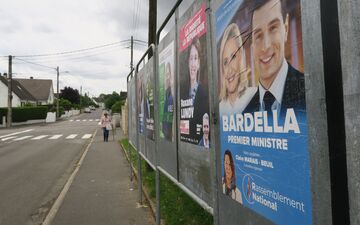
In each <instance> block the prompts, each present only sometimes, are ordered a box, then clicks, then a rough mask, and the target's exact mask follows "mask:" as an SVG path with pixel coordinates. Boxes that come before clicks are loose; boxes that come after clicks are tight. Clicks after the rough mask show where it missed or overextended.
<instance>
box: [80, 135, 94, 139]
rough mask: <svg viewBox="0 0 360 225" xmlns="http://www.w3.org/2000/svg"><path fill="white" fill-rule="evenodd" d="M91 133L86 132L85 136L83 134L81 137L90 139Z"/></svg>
mask: <svg viewBox="0 0 360 225" xmlns="http://www.w3.org/2000/svg"><path fill="white" fill-rule="evenodd" d="M91 135H92V134H84V136H82V138H81V139H89V138H91Z"/></svg>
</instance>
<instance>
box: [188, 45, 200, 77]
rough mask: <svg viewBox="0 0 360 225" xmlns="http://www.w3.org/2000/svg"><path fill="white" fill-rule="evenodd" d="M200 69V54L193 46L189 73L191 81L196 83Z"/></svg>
mask: <svg viewBox="0 0 360 225" xmlns="http://www.w3.org/2000/svg"><path fill="white" fill-rule="evenodd" d="M199 68H200V59H199V52H198V50H197V49H196V47H195V46H194V45H191V48H190V56H189V73H190V81H191V83H192V82H195V81H196V80H197V74H198V71H199Z"/></svg>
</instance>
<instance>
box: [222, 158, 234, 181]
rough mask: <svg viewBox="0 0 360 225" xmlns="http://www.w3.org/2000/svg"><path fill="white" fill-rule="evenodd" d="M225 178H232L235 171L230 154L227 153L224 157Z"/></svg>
mask: <svg viewBox="0 0 360 225" xmlns="http://www.w3.org/2000/svg"><path fill="white" fill-rule="evenodd" d="M224 169H225V176H226V177H225V178H226V179H225V180H227V179H230V178H232V175H233V172H232V170H231V161H230V157H229V155H227V154H226V155H225V158H224Z"/></svg>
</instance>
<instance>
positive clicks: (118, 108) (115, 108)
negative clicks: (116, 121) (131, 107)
mask: <svg viewBox="0 0 360 225" xmlns="http://www.w3.org/2000/svg"><path fill="white" fill-rule="evenodd" d="M123 104H124V102H123V101H117V102H115V104H113V105H112V106H111V111H112V112H113V113H120V112H121V106H122V105H123Z"/></svg>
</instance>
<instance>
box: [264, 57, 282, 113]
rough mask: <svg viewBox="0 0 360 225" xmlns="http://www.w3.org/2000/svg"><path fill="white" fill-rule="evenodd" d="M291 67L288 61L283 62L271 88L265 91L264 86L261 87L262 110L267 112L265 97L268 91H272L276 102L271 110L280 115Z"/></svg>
mask: <svg viewBox="0 0 360 225" xmlns="http://www.w3.org/2000/svg"><path fill="white" fill-rule="evenodd" d="M288 68H289V65H288V63H287V62H286V60H285V59H284V60H283V63H282V65H281V68H280V71H279V73H278V74H277V75H276V78H275V80H274V81H273V83H272V84H271V86H270V88H269V89H268V90H267V89H265V88H264V87H263V86H262V84H261V83H260V85H259V94H260V110H261V111H264V110H265V104H264V95H265V92H266V91H270V92H271V94H272V95H273V96H274V97H275V101H274V103H273V104H272V106H271V110H277V113H278V115H279V113H280V109H281V101H282V96H283V93H284V87H285V81H286V76H287V72H288Z"/></svg>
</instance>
